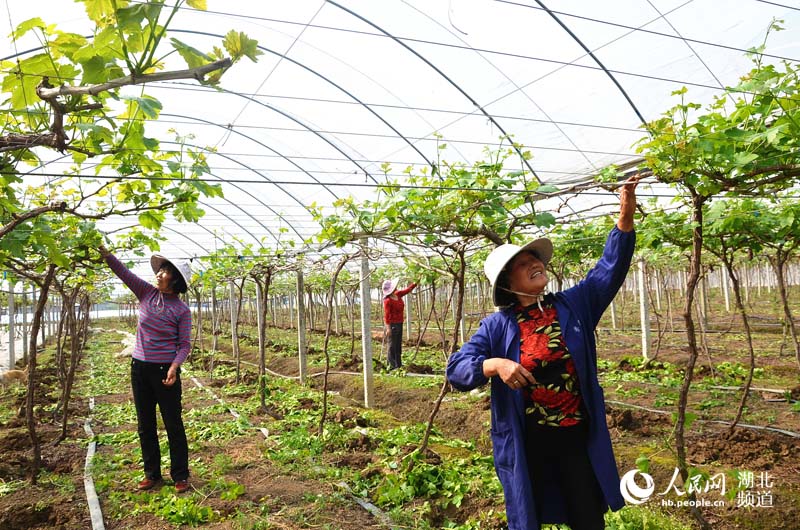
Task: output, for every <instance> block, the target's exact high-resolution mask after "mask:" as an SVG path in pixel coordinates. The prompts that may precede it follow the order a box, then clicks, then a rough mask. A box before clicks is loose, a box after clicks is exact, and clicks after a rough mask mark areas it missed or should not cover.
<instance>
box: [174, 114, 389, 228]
mask: <svg viewBox="0 0 800 530" xmlns="http://www.w3.org/2000/svg"><path fill="white" fill-rule="evenodd" d="M161 116H169V117H172V118H183V119H186V120H194V121H198V122H201V123H205V124H207V125H213V126H214V127H221V128H223V129H225V130H228V131H231V132H233V133H236V134H238V135H239V136H242V137H244V138H247V139H248V140H250V141H251V142H253V143H256V144H258V145H260V146H261V147H263V148H264V149H268V150H269V151H272V152H273V153H275V154H276V155H278V156H279V157H281V158H283V159H284V160H286V161H288V162H290V163H291V164H292V165H293V166H295V167H296V168H297V169H299V170H300V171H302V172H303V173H305V174H306V175H308V176H309V177H311V178H312V179H313V180H314V181H315V182H318V183H319V181H318V180H317V179H316V178H314V176H312V175H311V174H310V173H309V172H308V171H307V170H306V169H304V168H302V167H300V166H299V165H298V164H297V163H296V162H294V161H293V160H291V159H290V158H289V157H287V156H286V155H284V154H283V153H281V152H279V151H277V150H276V149H273V148H272V147H270V146H268V145H267V144H265V143H263V142H260V141H258V140H256V139H255V138H253V137H252V136H248V135H246V134H244V133H243V132H241V131H237V130H234V129H228V128H227V127H225V126H224V125H221V124H219V123H214V122H213V121H209V120H204V119H203V118H197V117H195V116H185V115H183V114H170V113H167V112H162V113H161ZM215 154H219V153H215ZM220 156H224V155H220ZM229 160H233V159H232V158H229ZM236 162H237V163H239V164H241V165H242V166H243V167H246V168H247V169H249V170H250V171H252V172H253V173H255V174H256V175H258V176H260V177H261V178H263V179H264V180H266V181H267V182H269V183H271V184H272V185H273V186H275V187H276V188H278V189H279V190H281V191H282V192H283V193H285V194H286V195H288V196H289V197H291V198H292V199H293V200H294V201H295V202H296V203H297V204H299V205H300V206H302V207H303V208H305V210H306V211H308V206H306V205H305V204H303V203H302V202H301V201H300V199H298V198H297V197H295V196H294V195H292V194H291V193H289V192H288V191H286V190H285V189H284V188H283V187H282V186H281V185H280V184H276V183H274V182H273V181H272V179H270V178H269V177H267V176H266V175H262V174H261V173H260V172H259V171H256V170H255V169H253V168H251V167H249V166H247V165H246V164H242V163H241V162H238V161H236ZM373 180H374V179H373ZM375 183H376V184H377V182H375ZM328 191H330V190H328ZM331 194H333V193H332V192H331ZM333 196H334V197H336V195H335V194H333ZM273 213H276V212H274V210H273ZM309 213H311V212H309ZM276 215H277V213H276ZM297 235H298V236H299V235H300V234H297ZM300 237H302V236H300Z"/></svg>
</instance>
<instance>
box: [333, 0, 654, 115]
mask: <svg viewBox="0 0 800 530" xmlns="http://www.w3.org/2000/svg"><path fill="white" fill-rule="evenodd" d="M328 1H330V0H328ZM536 3H537V4H539V5H540V6H541V7H542V9H544V10H545V11H546V12H547V14H548V15H550V16H551V17H552V18H553V20H555V21H556V22H557V23H558V25H559V26H561V27H562V28H563V29H564V31H566V32H567V34H569V36H570V37H572V38H573V39H574V40H575V42H577V43H578V45H579V46H580V47H581V48H583V50H584V51H585V52H586V53H587V54H588V55H589V57H591V58H592V60H593V61H594V62H596V63H597V66H599V67H600V68H601V69H602V70H603V71H604V72H605V73H606V75H607V76H608V77H609V79H611V82H612V83H614V85H615V86H616V87H617V88H618V89H619V91H620V93H621V94H622V96H623V97H624V98H625V100H626V101H627V102H628V104H629V105H630V106H631V108H632V109H633V112H635V113H636V116H638V117H639V120H640V121H641V122H642V125H645V126H646V125H647V120H645V119H644V116H642V113H641V112H639V109H638V108H637V107H636V104H635V103H634V102H633V100H632V99H631V97H630V96H629V95H628V93H627V92H626V91H625V89H624V88H622V85H621V84H620V82H619V81H617V78H616V77H614V74H612V73H611V72H610V71H609V70H608V68H606V65H604V64H603V63H602V61H600V59H598V58H597V56H596V55H595V54H594V52H592V50H590V49H589V47H588V46H586V45H585V44H584V43H583V41H582V40H581V39H580V38H579V37H578V36H577V35H575V33H573V32H572V30H571V29H569V27H568V26H567V25H566V24H565V23H564V22H562V21H561V19H560V18H558V16H556V14H555V13H553V12H552V11H551V10H550V8H548V7H547V6H546V5H544V2H542V0H536Z"/></svg>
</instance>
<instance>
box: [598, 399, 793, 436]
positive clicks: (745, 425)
mask: <svg viewBox="0 0 800 530" xmlns="http://www.w3.org/2000/svg"><path fill="white" fill-rule="evenodd" d="M606 403H607V404H610V405H618V406H620V407H627V408H631V409H637V410H644V411H647V412H652V413H654V414H667V415H670V416H671V415H672V412H669V411H666V410H658V409H649V408H647V407H642V406H640V405H633V404H631V403H623V402H622V401H615V400H611V399H607V400H606ZM695 421H699V422H702V423H719V424H721V425H728V426H730V425H731V422H729V421H724V420H701V419H697V420H695ZM736 426H737V427H743V428H745V429H752V430H756V431H769V432H775V433H778V434H783V435H785V436H791V437H792V438H800V433H796V432H793V431H787V430H786V429H778V428H777V427H766V426H761V425H750V424H748V423H741V422H740V423H737V424H736Z"/></svg>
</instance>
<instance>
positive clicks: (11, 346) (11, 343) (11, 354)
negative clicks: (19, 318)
mask: <svg viewBox="0 0 800 530" xmlns="http://www.w3.org/2000/svg"><path fill="white" fill-rule="evenodd" d="M14 287H15V286H14V280H12V279H9V280H8V369H9V370H13V369H14V364H15V363H16V362H17V359H16V356H15V355H16V352H15V351H14V350H15V347H16V339H15V338H14V335H15V334H16V331H17V330H16V329H14V316H15V315H14V313H16V308H15V307H14Z"/></svg>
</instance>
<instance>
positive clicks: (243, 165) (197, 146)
mask: <svg viewBox="0 0 800 530" xmlns="http://www.w3.org/2000/svg"><path fill="white" fill-rule="evenodd" d="M163 115H165V116H166V115H167V114H163ZM170 116H174V115H170ZM180 117H181V118H188V116H180ZM191 119H197V118H191ZM213 125H218V126H219V127H222V126H221V125H219V124H213ZM163 143H172V144H175V143H177V142H163ZM183 145H188V146H189V147H195V148H197V149H204V147H202V146H199V145H197V144H190V143H185V144H183ZM211 154H214V155H217V156H221V157H222V158H224V159H226V160H230V161H231V162H233V163H234V164H238V165H240V166H242V167H243V168H245V169H247V170H248V171H252V172H253V173H255V174H257V175H259V176H261V177H263V178H264V179H265V180H266V181H267V182H271V181H270V179H269V178H268V177H266V176H264V175H262V174H261V173H260V172H259V171H258V170H256V169H254V168H252V167H250V166H249V165H247V164H245V163H244V162H241V161H239V160H237V159H235V158H233V157H232V156H228V155H226V154H223V153H219V152H213V153H211ZM278 156H281V157H282V156H283V155H280V154H279V155H278ZM208 174H209V175H211V176H212V177H215V178H216V179H218V180H219V181H220V182H222V183H224V184H227V185H229V186H233V187H234V188H236V189H237V190H239V191H241V192H242V193H244V194H245V195H247V196H248V197H250V198H251V199H253V200H255V201H256V202H257V203H258V204H260V205H261V206H263V207H264V208H266V209H267V210H269V211H270V212H272V213H274V214H275V216H276V217H278V218H279V219H281V220H283V221H285V222H286V224H287V226H288V227H289V228H291V229H292V231H293V232H294V233H295V234H297V237H299V238H300V239H303V235H302V234H301V233H300V232H298V231H297V230H296V229H295V228H294V227H293V226H292V224H291V223H290V222H289V220H288V219H284V217H283V215H282V214H280V213H278V212H276V211H275V209H274V208H272V206H270V205H268V204H266V203H265V202H263V201H262V200H261V199H259V198H258V197H256V196H255V195H253V194H252V193H250V192H249V191H247V190H246V189H244V188H243V187H242V186H239V185H238V184H236V183H235V182H229V181H227V180H225V179H223V178H222V177H220V176H219V175H217V174H216V173H213V172H211V171H209V172H208ZM275 186H277V184H275ZM278 187H280V186H278ZM281 191H283V192H284V193H286V194H287V195H288V196H289V197H291V198H292V199H294V200H295V202H298V203H299V201H297V199H296V198H295V197H294V196H293V195H291V194H290V193H288V192H286V191H285V190H283V189H282V188H281ZM225 200H226V201H227V202H228V203H230V204H232V205H233V206H237V205H235V204H233V203H232V202H231V201H229V200H228V199H225ZM203 204H206V203H203ZM300 205H301V206H303V207H304V208H305V209H306V211H308V208H306V207H305V205H303V204H302V203H300ZM237 208H238V206H237ZM239 209H240V210H241V208H239ZM242 211H244V210H242ZM245 213H247V212H245ZM247 215H249V216H250V218H252V219H253V220H254V221H256V222H258V224H260V225H261V226H262V227H263V228H264V230H266V231H267V232H269V235H271V236H272V238H273V239H275V241H280V240H279V239H278V238H277V237H275V234H273V233H272V232H271V231H270V229H269V228H267V227H266V226H265V225H264V224H262V223H260V222H259V221H258V220H257V219H256V218H255V217H253V216H252V215H250V214H247ZM225 217H227V216H225Z"/></svg>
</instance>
